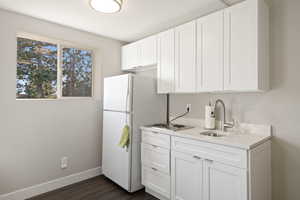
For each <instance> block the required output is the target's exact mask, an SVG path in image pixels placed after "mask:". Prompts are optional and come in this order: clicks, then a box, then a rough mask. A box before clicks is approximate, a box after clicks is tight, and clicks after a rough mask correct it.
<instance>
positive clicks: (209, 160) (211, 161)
mask: <svg viewBox="0 0 300 200" xmlns="http://www.w3.org/2000/svg"><path fill="white" fill-rule="evenodd" d="M205 160H206V161H207V162H209V163H213V162H214V161H213V160H211V159H205Z"/></svg>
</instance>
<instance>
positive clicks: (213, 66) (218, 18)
mask: <svg viewBox="0 0 300 200" xmlns="http://www.w3.org/2000/svg"><path fill="white" fill-rule="evenodd" d="M197 77H198V78H197V91H198V92H206V91H208V92H213V91H222V90H223V11H219V12H216V13H213V14H211V15H208V16H205V17H202V18H200V19H198V20H197Z"/></svg>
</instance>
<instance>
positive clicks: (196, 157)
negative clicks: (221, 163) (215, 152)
mask: <svg viewBox="0 0 300 200" xmlns="http://www.w3.org/2000/svg"><path fill="white" fill-rule="evenodd" d="M193 158H195V159H198V160H200V159H201V158H200V157H199V156H193Z"/></svg>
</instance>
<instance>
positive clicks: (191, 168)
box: [171, 151, 203, 200]
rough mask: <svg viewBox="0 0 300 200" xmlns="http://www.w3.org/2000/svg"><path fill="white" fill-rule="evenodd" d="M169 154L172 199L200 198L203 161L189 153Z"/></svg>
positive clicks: (173, 152)
mask: <svg viewBox="0 0 300 200" xmlns="http://www.w3.org/2000/svg"><path fill="white" fill-rule="evenodd" d="M171 154H172V155H171V159H172V161H171V173H172V175H171V177H172V179H171V182H172V184H171V193H172V195H171V196H172V200H202V179H203V177H202V176H203V161H202V160H201V159H199V158H198V157H193V155H189V154H184V153H179V152H175V151H172V153H171Z"/></svg>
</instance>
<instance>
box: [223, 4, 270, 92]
mask: <svg viewBox="0 0 300 200" xmlns="http://www.w3.org/2000/svg"><path fill="white" fill-rule="evenodd" d="M268 15H269V14H268V8H267V5H266V4H265V3H264V1H261V0H247V1H244V2H242V3H239V4H237V5H234V6H232V7H229V8H227V9H225V11H224V22H225V26H224V30H225V32H224V44H225V48H224V50H225V51H224V53H225V57H224V89H225V90H228V91H264V90H268V88H269V52H268V51H269V50H268V49H269V45H268V44H269V41H268V34H269V31H268V30H269V20H268V19H269V16H268Z"/></svg>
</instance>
